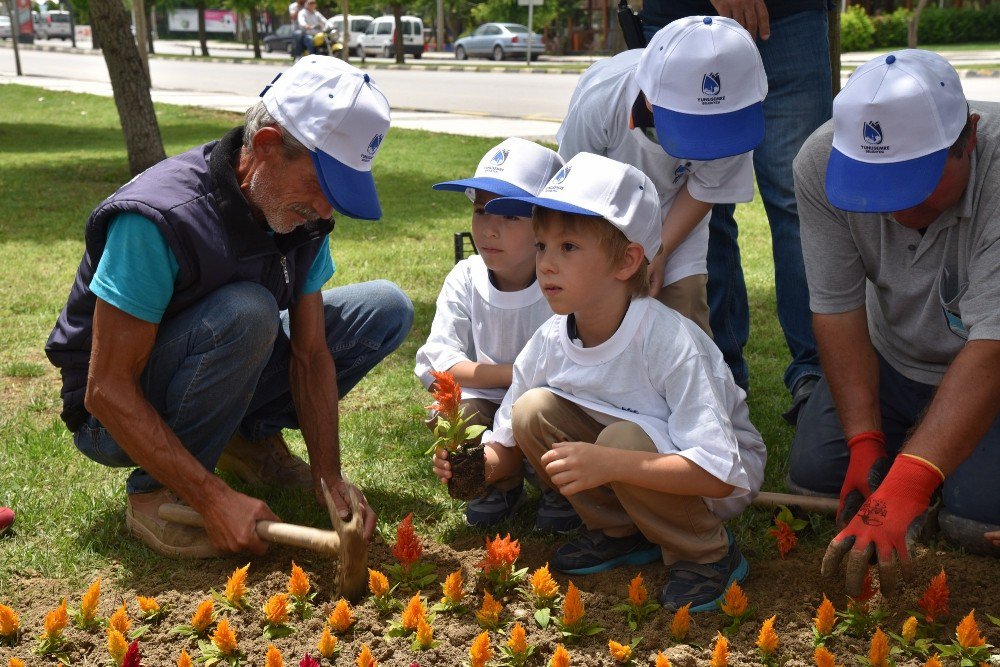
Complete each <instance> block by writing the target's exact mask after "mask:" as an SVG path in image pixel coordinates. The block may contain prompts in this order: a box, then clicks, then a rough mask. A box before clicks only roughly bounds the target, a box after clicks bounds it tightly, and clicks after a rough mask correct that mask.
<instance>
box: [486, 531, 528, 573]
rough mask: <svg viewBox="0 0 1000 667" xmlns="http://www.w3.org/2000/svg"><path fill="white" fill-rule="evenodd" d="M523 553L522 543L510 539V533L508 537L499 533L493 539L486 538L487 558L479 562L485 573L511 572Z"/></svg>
mask: <svg viewBox="0 0 1000 667" xmlns="http://www.w3.org/2000/svg"><path fill="white" fill-rule="evenodd" d="M520 555H521V543H520V542H519V541H517V540H512V539H510V533H507V536H506V537H500V535H499V534H498V535H497V536H496V537H495V538H493V539H492V540H490V539H487V540H486V558H485V559H483V560H482V561H480V562H479V563H478V565H479V567H481V568H483V574H485V575H486V576H489V575H490V574H492V573H494V572H497V571H500V572H504V571H507V572H509V571H510V569H511V568H512V567H513V565H514V563H515V562H516V561H517V559H518V556H520Z"/></svg>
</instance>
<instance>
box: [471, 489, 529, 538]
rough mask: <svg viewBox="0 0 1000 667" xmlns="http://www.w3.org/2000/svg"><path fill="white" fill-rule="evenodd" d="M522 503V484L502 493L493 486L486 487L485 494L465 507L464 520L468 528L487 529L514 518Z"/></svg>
mask: <svg viewBox="0 0 1000 667" xmlns="http://www.w3.org/2000/svg"><path fill="white" fill-rule="evenodd" d="M523 502H524V482H523V481H522V482H519V483H518V484H517V486H514V487H513V488H511V489H508V490H506V491H502V490H500V489H498V488H497V487H495V486H487V487H486V493H485V494H483V495H482V496H480V497H479V498H476V499H475V500H470V501H469V504H468V505H466V507H465V520H466V521H467V522H468V523H469V525H470V526H476V527H477V528H488V527H490V526H495V525H496V524H498V523H501V522H502V521H506V520H507V519H509V518H511V517H512V516H514V513H515V512H517V508H519V507H520V506H521V504H522V503H523Z"/></svg>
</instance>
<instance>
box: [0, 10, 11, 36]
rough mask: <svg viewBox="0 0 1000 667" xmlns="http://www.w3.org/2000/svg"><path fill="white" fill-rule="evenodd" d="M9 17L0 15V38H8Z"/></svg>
mask: <svg viewBox="0 0 1000 667" xmlns="http://www.w3.org/2000/svg"><path fill="white" fill-rule="evenodd" d="M10 35H11V30H10V17H9V16H0V39H10Z"/></svg>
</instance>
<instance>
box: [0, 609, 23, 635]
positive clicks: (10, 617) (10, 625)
mask: <svg viewBox="0 0 1000 667" xmlns="http://www.w3.org/2000/svg"><path fill="white" fill-rule="evenodd" d="M20 629H21V619H20V618H18V616H17V612H16V611H14V610H13V609H11V608H10V607H8V606H7V605H5V604H0V637H13V636H14V635H15V634H17V632H18V631H19V630H20Z"/></svg>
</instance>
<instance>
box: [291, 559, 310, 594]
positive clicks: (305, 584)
mask: <svg viewBox="0 0 1000 667" xmlns="http://www.w3.org/2000/svg"><path fill="white" fill-rule="evenodd" d="M310 588H312V586H311V585H310V584H309V576H308V575H307V574H306V573H305V571H304V570H303V569H302V568H301V567H299V566H298V565H296V564H295V561H294V560H293V561H292V574H291V576H290V577H288V594H289V595H291V596H292V597H293V598H304V597H305V596H307V595H309V589H310Z"/></svg>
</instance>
